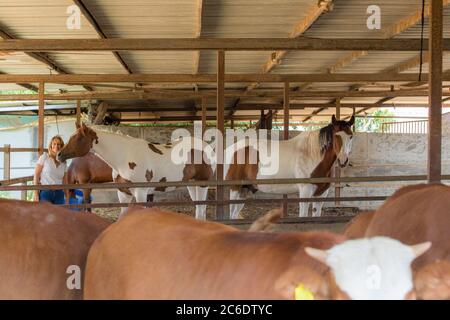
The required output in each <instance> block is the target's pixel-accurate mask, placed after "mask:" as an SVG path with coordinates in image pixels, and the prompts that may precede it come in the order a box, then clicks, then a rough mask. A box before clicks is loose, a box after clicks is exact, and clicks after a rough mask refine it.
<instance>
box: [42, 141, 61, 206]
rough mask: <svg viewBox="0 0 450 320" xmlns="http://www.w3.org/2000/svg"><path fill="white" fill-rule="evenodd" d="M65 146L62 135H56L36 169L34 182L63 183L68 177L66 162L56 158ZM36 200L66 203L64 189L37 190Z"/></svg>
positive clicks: (43, 183) (44, 183)
mask: <svg viewBox="0 0 450 320" xmlns="http://www.w3.org/2000/svg"><path fill="white" fill-rule="evenodd" d="M62 147H64V141H63V139H62V138H61V137H60V136H54V137H53V138H52V139H51V140H50V143H49V145H48V154H47V153H45V152H44V153H43V154H42V155H41V156H40V157H39V160H38V162H37V164H36V169H35V170H34V184H36V185H37V184H42V185H51V184H62V183H63V181H65V179H66V171H67V165H66V162H62V163H61V162H59V161H58V160H56V155H57V154H58V152H59V151H60V150H61V149H62ZM34 201H48V202H51V203H53V204H64V191H63V190H41V191H40V192H39V191H38V190H36V191H35V192H34Z"/></svg>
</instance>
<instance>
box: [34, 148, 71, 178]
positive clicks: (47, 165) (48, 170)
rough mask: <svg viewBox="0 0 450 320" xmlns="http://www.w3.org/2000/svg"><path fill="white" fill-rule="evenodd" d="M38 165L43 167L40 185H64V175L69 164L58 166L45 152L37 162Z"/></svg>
mask: <svg viewBox="0 0 450 320" xmlns="http://www.w3.org/2000/svg"><path fill="white" fill-rule="evenodd" d="M37 163H38V164H40V165H41V166H43V168H42V173H41V181H40V183H41V184H43V185H49V184H62V183H63V177H64V173H65V172H66V171H67V164H66V163H65V162H64V163H61V162H60V163H59V165H58V166H56V164H55V161H54V160H53V159H52V158H51V157H49V155H48V154H47V153H46V152H44V153H43V154H42V155H41V156H40V157H39V159H38V161H37Z"/></svg>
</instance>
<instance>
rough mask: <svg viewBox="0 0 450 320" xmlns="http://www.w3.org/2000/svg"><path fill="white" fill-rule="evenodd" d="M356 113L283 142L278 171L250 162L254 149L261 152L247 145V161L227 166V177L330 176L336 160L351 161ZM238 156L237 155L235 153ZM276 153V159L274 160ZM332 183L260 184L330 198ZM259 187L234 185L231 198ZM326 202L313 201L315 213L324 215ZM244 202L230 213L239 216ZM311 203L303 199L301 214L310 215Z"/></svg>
mask: <svg viewBox="0 0 450 320" xmlns="http://www.w3.org/2000/svg"><path fill="white" fill-rule="evenodd" d="M354 120H355V118H354V116H353V117H352V118H351V119H350V121H337V120H336V118H335V116H333V117H332V121H331V123H330V124H329V125H328V126H326V127H324V128H322V129H320V130H315V131H305V132H302V133H300V134H299V135H298V136H296V137H295V138H293V139H290V140H286V141H280V142H279V153H278V161H279V166H278V171H277V172H276V173H275V174H268V175H264V174H263V173H262V172H261V165H262V164H261V162H260V161H259V158H258V162H257V163H255V164H251V163H249V162H248V159H249V158H251V157H250V155H251V154H252V152H258V151H256V150H255V149H254V148H252V146H247V147H246V159H245V163H242V164H237V163H236V161H235V162H233V163H232V164H231V165H225V168H224V172H225V179H226V180H256V179H289V178H310V177H312V178H316V177H330V176H331V170H332V168H333V165H334V164H335V162H336V160H337V161H338V163H339V165H340V166H341V167H345V166H346V165H347V164H348V156H349V153H350V151H351V147H352V138H353V132H352V130H351V126H352V125H353V124H354ZM235 159H236V154H235ZM274 159H275V158H274V157H273V156H272V161H274ZM329 186H330V184H329V183H321V184H297V185H267V184H266V185H258V186H257V189H258V190H260V191H262V192H267V193H276V194H287V193H294V192H299V194H300V198H311V197H313V196H314V197H326V196H327V195H328V191H329ZM249 189H250V190H252V191H253V190H256V187H255V186H234V187H232V188H231V191H230V199H231V200H237V199H238V200H241V199H244V198H245V195H246V193H247V191H248V190H249ZM322 206H323V202H314V203H313V216H320V215H321V212H322ZM243 207H244V204H231V205H230V215H231V218H232V219H237V218H238V217H239V213H240V211H241V210H242V208H243ZM308 210H309V203H305V202H301V203H300V205H299V216H300V217H307V216H308Z"/></svg>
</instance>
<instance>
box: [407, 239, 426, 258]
mask: <svg viewBox="0 0 450 320" xmlns="http://www.w3.org/2000/svg"><path fill="white" fill-rule="evenodd" d="M430 247H431V242H430V241H427V242H423V243H419V244H415V245H413V246H410V248H411V249H412V251H413V252H414V256H415V257H416V258H417V257H419V256H421V255H422V254H424V253H425V252H427V251H428V249H430Z"/></svg>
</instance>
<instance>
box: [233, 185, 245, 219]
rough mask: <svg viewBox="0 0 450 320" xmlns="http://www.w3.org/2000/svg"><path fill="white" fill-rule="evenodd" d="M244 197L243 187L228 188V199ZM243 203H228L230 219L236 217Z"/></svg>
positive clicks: (241, 198)
mask: <svg viewBox="0 0 450 320" xmlns="http://www.w3.org/2000/svg"><path fill="white" fill-rule="evenodd" d="M244 198H245V191H244V189H241V190H232V189H231V190H230V200H243V199H244ZM244 205H245V204H244V203H232V204H230V217H231V219H238V218H239V213H240V212H241V210H242V208H244Z"/></svg>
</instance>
